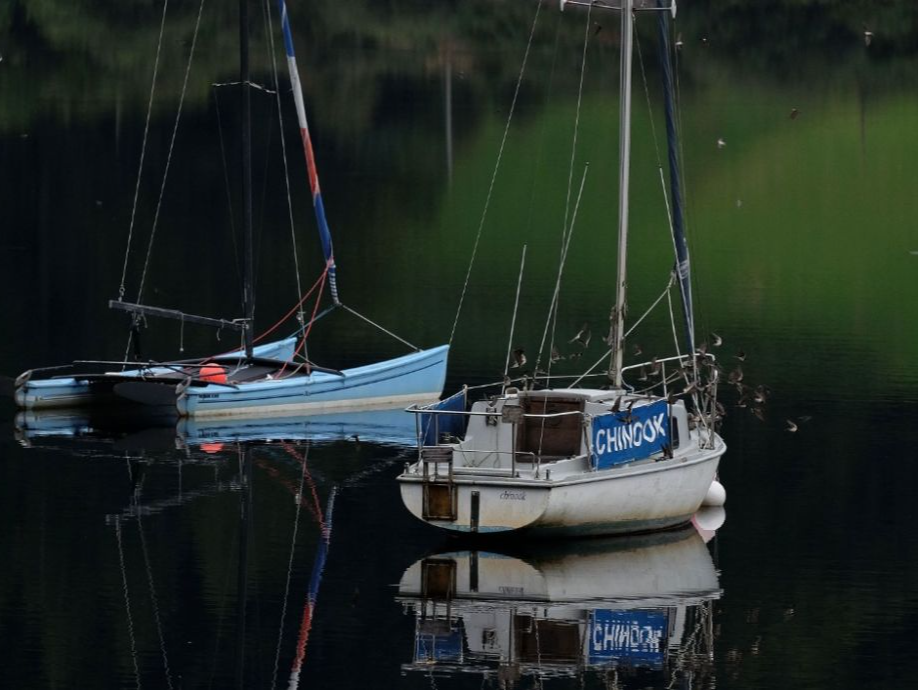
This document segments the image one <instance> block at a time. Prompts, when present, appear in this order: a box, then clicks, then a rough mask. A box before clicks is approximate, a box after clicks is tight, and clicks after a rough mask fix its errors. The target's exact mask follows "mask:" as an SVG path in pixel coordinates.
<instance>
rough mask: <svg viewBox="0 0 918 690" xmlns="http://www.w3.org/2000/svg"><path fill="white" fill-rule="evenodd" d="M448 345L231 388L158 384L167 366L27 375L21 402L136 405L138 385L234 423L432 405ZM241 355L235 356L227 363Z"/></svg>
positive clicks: (263, 351)
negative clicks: (133, 392) (133, 393)
mask: <svg viewBox="0 0 918 690" xmlns="http://www.w3.org/2000/svg"><path fill="white" fill-rule="evenodd" d="M294 345H295V340H294V339H293V338H289V339H287V340H282V341H278V342H275V343H269V344H267V345H263V346H260V347H258V348H256V349H255V356H256V357H262V358H265V359H272V360H282V361H285V360H290V359H291V358H292V357H293V348H294ZM448 353H449V346H447V345H442V346H440V347H436V348H431V349H429V350H422V351H420V352H414V353H411V354H408V355H404V356H402V357H396V358H394V359H389V360H384V361H382V362H375V363H373V364H368V365H365V366H361V367H354V368H352V369H345V370H343V371H341V372H338V373H329V372H326V371H313V373H312V374H310V375H308V376H304V375H299V376H291V377H289V378H277V379H272V378H270V377H264V378H259V379H258V380H255V381H251V382H241V383H235V384H232V385H218V384H209V385H193V386H188V387H187V388H184V390H183V387H182V386H177V385H176V384H177V383H178V381H176V380H174V379H173V380H162V379H159V380H157V377H158V376H162V375H164V374H168V373H169V372H170V371H172V370H171V369H169V368H168V367H158V366H157V367H152V368H147V369H142V370H140V369H138V370H132V371H124V372H110V373H106V374H102V375H87V376H80V375H75V376H68V377H61V378H47V379H34V380H33V379H32V377H31V375H30V374H28V373H27V374H24V375H23V376H21V377H20V381H19V382H18V384H17V388H16V394H15V396H16V404H17V405H18V406H19V407H20V408H21V409H25V410H43V409H52V408H71V407H85V406H104V405H118V406H119V407H120V406H123V405H126V404H130V402H129V401H128V400H125V399H124V398H122V397H120V396H119V395H118V393H117V391H118V389H119V388H118V387H119V384H122V383H126V382H131V384H132V385H133V384H138V383H139V384H141V385H143V386H149V387H150V389H151V390H152V389H158V390H159V392H160V393H161V394H162V395H161V396H160V397H162V398H163V399H164V400H165V401H166V404H167V405H168V406H169V407H172V408H174V410H175V411H176V412H177V413H178V414H179V415H180V416H183V417H186V416H187V417H234V416H240V417H241V416H245V417H253V416H259V415H261V416H265V415H294V414H313V413H316V412H323V411H328V410H336V409H342V410H343V409H357V408H364V409H366V408H374V407H376V408H378V407H385V406H389V407H392V406H396V405H403V404H404V405H408V404H411V403H417V402H429V401H431V400H435V399H437V398H438V397H439V396H440V393H441V391H442V390H443V384H444V382H445V380H446V361H447V355H448ZM233 356H238V353H233V354H231V355H228V356H227V357H233Z"/></svg>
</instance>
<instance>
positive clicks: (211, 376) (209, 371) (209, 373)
mask: <svg viewBox="0 0 918 690" xmlns="http://www.w3.org/2000/svg"><path fill="white" fill-rule="evenodd" d="M198 378H199V379H201V380H202V381H207V382H209V383H226V369H224V368H223V367H221V366H220V365H218V364H205V365H204V366H203V367H201V371H200V373H199V374H198Z"/></svg>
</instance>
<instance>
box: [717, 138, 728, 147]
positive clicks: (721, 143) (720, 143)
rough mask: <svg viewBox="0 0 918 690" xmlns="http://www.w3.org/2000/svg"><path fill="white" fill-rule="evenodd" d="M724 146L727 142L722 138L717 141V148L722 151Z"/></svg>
mask: <svg viewBox="0 0 918 690" xmlns="http://www.w3.org/2000/svg"><path fill="white" fill-rule="evenodd" d="M726 145H727V142H726V141H724V140H723V137H721V138H719V139H718V140H717V148H719V149H722V148H723V147H724V146H726Z"/></svg>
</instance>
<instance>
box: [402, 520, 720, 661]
mask: <svg viewBox="0 0 918 690" xmlns="http://www.w3.org/2000/svg"><path fill="white" fill-rule="evenodd" d="M514 546H516V545H514ZM720 594H721V590H720V588H719V584H718V579H717V572H716V570H715V568H714V564H713V561H712V559H711V556H710V553H709V552H708V550H707V547H706V546H705V544H704V541H703V540H702V538H701V536H700V535H699V534H698V533H697V532H696V531H695V530H694V529H693V528H685V529H682V530H678V531H674V532H673V531H671V532H663V533H659V534H654V535H644V536H640V537H624V538H622V537H619V538H613V539H603V540H588V541H578V542H565V543H564V544H554V543H547V542H537V543H535V544H534V547H533V549H532V553H520V554H519V556H518V557H517V556H515V555H509V554H506V553H495V552H481V551H462V552H450V553H442V554H437V555H434V556H430V557H428V558H424V559H422V560H420V561H418V562H416V563H415V564H413V565H412V566H411V567H409V568H408V570H406V571H405V573H404V575H403V576H402V580H401V582H400V584H399V592H398V599H399V601H401V602H402V603H403V604H405V605H406V606H407V607H408V608H409V609H410V610H412V611H413V613H414V614H415V617H416V626H415V643H414V660H413V662H412V663H410V664H407V665H406V666H405V669H406V670H421V671H424V672H425V673H430V672H434V673H454V672H468V671H473V672H478V673H482V674H485V675H490V674H492V673H493V674H498V676H499V677H505V676H506V675H507V674H508V673H511V674H516V675H517V677H518V676H520V675H534V676H537V677H544V676H553V675H573V674H576V673H580V672H582V671H583V670H585V669H609V668H614V669H617V670H619V671H622V670H625V669H631V670H634V669H643V670H644V671H653V672H657V671H662V670H664V669H669V670H670V671H672V670H673V669H674V668H676V667H678V666H679V664H671V663H669V662H671V661H672V660H673V659H675V658H680V659H681V660H682V662H684V661H685V659H687V658H689V657H691V658H692V659H694V660H695V662H697V663H698V664H703V663H705V662H704V661H703V660H709V659H710V653H711V651H712V649H711V647H712V646H713V626H712V619H711V606H712V602H713V601H714V600H716V599H718V598H719V597H720ZM690 647H691V648H690ZM700 647H704V648H705V649H700ZM699 652H701V654H699ZM696 654H699V655H698V656H693V655H696ZM695 662H693V663H695ZM693 670H694V671H698V670H700V669H698V668H695V669H693Z"/></svg>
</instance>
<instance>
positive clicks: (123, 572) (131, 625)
mask: <svg viewBox="0 0 918 690" xmlns="http://www.w3.org/2000/svg"><path fill="white" fill-rule="evenodd" d="M115 538H116V539H117V541H118V563H119V564H120V566H121V583H122V585H121V587H122V592H123V594H124V610H125V612H126V613H127V621H128V637H129V638H130V640H131V661H132V662H133V663H134V677H135V678H136V679H137V690H140V667H139V666H138V665H137V642H136V641H135V639H134V618H133V616H132V615H131V597H130V594H129V593H128V582H127V571H126V570H125V567H124V548H123V547H122V545H121V518H120V517H116V518H115Z"/></svg>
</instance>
